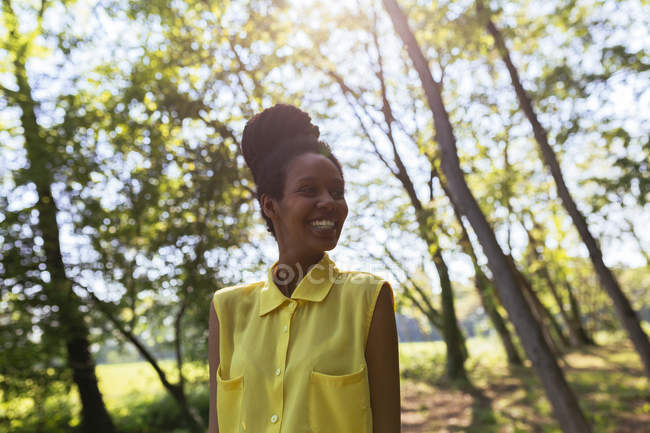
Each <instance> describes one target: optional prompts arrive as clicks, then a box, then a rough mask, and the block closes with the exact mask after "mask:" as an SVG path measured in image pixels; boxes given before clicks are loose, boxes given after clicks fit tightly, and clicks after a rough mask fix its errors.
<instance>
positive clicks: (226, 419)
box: [217, 364, 245, 433]
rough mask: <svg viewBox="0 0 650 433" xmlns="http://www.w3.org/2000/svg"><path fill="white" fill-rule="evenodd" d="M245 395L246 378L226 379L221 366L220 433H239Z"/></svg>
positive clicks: (218, 382) (218, 378) (218, 388)
mask: <svg viewBox="0 0 650 433" xmlns="http://www.w3.org/2000/svg"><path fill="white" fill-rule="evenodd" d="M243 394H244V376H243V375H241V376H239V377H235V378H232V379H224V378H223V376H222V374H221V364H219V368H217V418H218V421H219V433H238V432H240V431H241V429H240V427H243V428H244V429H245V426H243V425H240V422H241V420H242V419H243V417H242V413H241V412H242V396H243Z"/></svg>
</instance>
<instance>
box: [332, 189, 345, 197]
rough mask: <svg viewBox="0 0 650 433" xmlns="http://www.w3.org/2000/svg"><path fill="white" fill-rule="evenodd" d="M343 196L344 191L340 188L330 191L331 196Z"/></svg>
mask: <svg viewBox="0 0 650 433" xmlns="http://www.w3.org/2000/svg"><path fill="white" fill-rule="evenodd" d="M344 196H345V191H344V190H342V189H337V190H335V191H332V197H334V198H343V197H344Z"/></svg>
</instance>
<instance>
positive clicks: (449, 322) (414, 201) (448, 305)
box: [328, 31, 469, 383]
mask: <svg viewBox="0 0 650 433" xmlns="http://www.w3.org/2000/svg"><path fill="white" fill-rule="evenodd" d="M373 35H374V40H375V44H376V48H377V52H378V53H380V49H379V42H378V38H377V35H376V32H374V31H373ZM378 66H379V71H378V73H377V77H378V78H379V81H380V83H381V92H382V113H383V116H384V122H385V124H386V131H385V134H386V138H388V140H389V142H390V144H391V147H392V151H393V162H394V164H395V166H396V168H393V167H391V165H390V164H389V163H388V161H387V160H386V159H385V158H384V157H383V156H382V154H381V152H380V151H379V149H378V147H377V145H376V143H375V142H374V141H373V140H372V139H371V137H370V134H368V138H369V139H370V142H371V144H372V145H373V147H374V150H375V153H376V154H377V156H378V157H379V158H380V160H381V161H382V162H383V163H384V165H386V168H388V170H390V172H391V173H392V174H393V176H395V178H396V179H397V180H399V182H400V183H401V184H402V187H403V188H404V190H405V191H406V194H407V195H408V197H409V200H410V201H411V205H412V206H413V208H414V210H415V215H416V219H417V223H418V229H419V231H420V237H421V238H422V239H423V240H424V241H425V242H426V244H427V247H428V250H429V255H430V256H431V259H432V261H433V263H434V265H435V267H436V271H437V273H438V279H439V282H440V289H441V298H442V303H441V311H442V314H441V320H440V322H439V323H438V329H439V330H440V331H441V334H442V336H443V339H444V341H445V347H446V349H447V357H446V374H447V376H448V377H449V379H451V380H453V381H457V382H461V383H468V382H469V379H468V377H467V372H466V370H465V361H466V360H467V357H468V354H467V346H466V344H465V336H464V335H463V333H462V330H461V329H460V326H459V324H458V319H457V317H456V310H455V307H454V291H453V285H452V283H451V279H450V278H449V268H448V266H447V263H446V262H445V260H444V258H443V256H442V251H441V250H440V245H439V242H438V236H437V235H436V233H435V231H434V230H432V226H434V225H435V221H436V215H435V213H434V210H433V209H425V208H424V206H423V205H422V202H421V201H420V198H419V197H418V195H417V192H416V191H415V186H414V184H413V181H412V180H411V177H410V176H409V173H408V171H407V169H406V166H405V165H404V162H403V161H402V158H401V157H400V154H399V152H398V151H397V145H396V143H395V138H394V136H393V121H394V120H395V119H394V117H393V113H392V109H391V105H390V102H389V100H388V96H387V94H386V85H385V81H384V75H383V63H382V58H381V54H380V55H379V56H378ZM328 73H329V75H330V76H331V77H332V78H334V80H335V81H336V82H337V84H338V85H339V87H340V88H341V91H342V92H343V94H344V95H351V96H355V95H354V92H353V91H352V90H351V89H350V87H348V86H347V85H346V84H345V81H344V80H343V78H342V77H341V76H339V75H338V74H336V73H335V72H334V71H329V72H328ZM361 126H362V127H364V124H363V122H362V121H361ZM364 128H365V127H364Z"/></svg>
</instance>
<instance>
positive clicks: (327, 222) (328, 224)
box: [311, 220, 334, 228]
mask: <svg viewBox="0 0 650 433" xmlns="http://www.w3.org/2000/svg"><path fill="white" fill-rule="evenodd" d="M311 225H313V226H316V227H329V228H332V227H334V221H330V220H317V221H312V222H311Z"/></svg>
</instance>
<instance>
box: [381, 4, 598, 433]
mask: <svg viewBox="0 0 650 433" xmlns="http://www.w3.org/2000/svg"><path fill="white" fill-rule="evenodd" d="M383 4H384V7H385V8H386V10H387V11H388V14H389V15H390V19H391V21H392V23H393V26H394V27H395V30H396V32H397V34H398V35H399V36H400V37H401V39H402V41H403V42H404V45H405V46H406V49H407V51H408V54H409V56H410V58H411V60H412V62H413V65H414V67H415V69H416V71H417V73H418V75H419V77H420V81H421V82H422V87H423V90H424V92H425V95H426V98H427V102H428V104H429V107H430V109H431V111H432V115H433V120H434V124H435V129H436V141H437V142H438V145H439V147H440V151H441V152H440V153H441V167H442V171H443V174H444V176H445V178H446V181H447V184H448V185H449V190H450V191H451V197H450V199H451V200H452V201H454V202H455V204H456V205H457V206H458V208H459V209H460V210H461V212H462V213H463V215H464V216H466V217H467V219H468V220H469V222H470V224H471V225H472V228H473V229H474V231H475V232H476V235H477V237H478V239H479V242H480V243H481V245H482V247H483V249H484V252H485V255H486V256H487V258H488V265H489V267H490V269H491V271H492V274H493V275H494V279H495V282H496V284H497V289H498V290H500V291H501V299H502V300H503V303H504V306H505V307H506V309H507V310H508V314H509V316H510V318H511V320H512V321H513V322H514V324H515V328H516V330H517V332H518V333H519V336H520V340H521V342H522V344H523V346H524V348H525V350H526V353H527V354H528V358H529V359H530V360H531V361H532V363H533V366H534V368H535V371H536V372H537V374H538V375H539V377H540V379H541V382H542V384H543V385H544V388H545V390H546V395H547V396H548V399H549V400H550V402H551V404H552V406H553V410H554V412H555V415H556V416H557V418H558V420H559V423H560V426H561V427H562V429H563V430H564V431H565V432H566V433H569V432H571V433H587V432H590V431H591V429H590V427H589V425H588V424H587V421H586V419H585V417H584V415H583V414H582V411H581V410H580V406H579V405H578V401H577V400H576V398H575V395H574V394H573V391H572V390H571V388H569V385H568V384H567V382H566V380H565V378H564V374H563V373H562V370H561V369H560V367H559V365H558V363H557V359H556V358H555V356H553V353H552V352H551V350H550V348H549V347H548V345H547V344H546V341H545V340H544V337H543V335H542V330H541V329H540V326H539V324H538V323H537V321H536V320H535V319H534V318H533V316H532V313H531V311H530V308H529V307H528V304H527V303H526V300H525V299H524V297H523V295H522V293H521V291H520V289H519V286H518V284H517V279H516V276H515V275H514V273H513V271H512V269H511V268H510V266H509V264H508V260H507V259H506V257H505V255H504V254H503V251H502V250H501V247H500V246H499V244H498V242H497V240H496V237H495V235H494V231H493V230H492V228H491V227H490V225H489V224H488V222H487V220H486V218H485V215H483V212H482V211H481V209H480V208H479V206H478V203H477V201H476V199H475V198H474V196H473V195H472V192H471V191H470V190H469V188H468V186H467V183H466V182H465V178H464V175H463V172H462V171H461V168H460V162H459V160H458V152H457V149H456V139H455V137H454V133H453V129H452V126H451V123H450V122H449V117H448V115H447V112H446V110H445V107H444V104H443V101H442V95H441V94H440V89H439V87H438V84H437V83H436V82H435V81H434V79H433V77H432V75H431V71H430V69H429V65H428V63H427V61H426V59H425V58H424V55H423V54H422V50H421V48H420V46H419V45H418V43H417V40H416V39H415V36H414V35H413V32H412V31H411V29H410V27H409V25H408V21H407V18H406V16H405V15H404V13H403V12H402V10H401V9H400V8H399V6H398V4H397V2H396V1H395V0H383Z"/></svg>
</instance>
